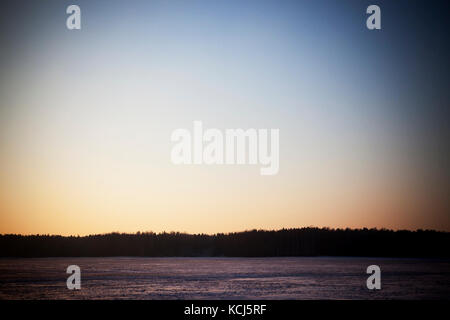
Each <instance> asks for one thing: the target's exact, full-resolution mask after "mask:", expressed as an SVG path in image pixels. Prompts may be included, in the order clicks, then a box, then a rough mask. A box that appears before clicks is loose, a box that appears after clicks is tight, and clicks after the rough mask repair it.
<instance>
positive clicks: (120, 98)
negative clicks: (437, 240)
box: [0, 0, 450, 235]
mask: <svg viewBox="0 0 450 320" xmlns="http://www.w3.org/2000/svg"><path fill="white" fill-rule="evenodd" d="M71 4H77V5H79V6H80V8H81V30H68V29H67V28H66V19H67V17H68V14H66V8H67V7H68V6H69V5H71ZM371 4H374V3H372V1H362V0H361V1H357V0H354V1H350V0H347V1H334V0H333V1H332V0H319V1H246V0H241V1H233V0H232V1H168V0H167V1H60V0H58V1H42V0H40V1H37V0H31V1H6V2H5V4H4V5H3V6H2V10H1V13H0V18H1V19H0V30H1V31H0V48H1V50H0V70H1V72H0V233H3V234H5V233H21V234H62V235H77V234H78V235H86V234H93V233H106V232H112V231H119V232H136V231H154V232H162V231H180V232H189V233H209V234H213V233H218V232H234V231H242V230H249V229H279V228H296V227H304V226H317V227H331V228H346V227H349V228H362V227H368V228H375V227H376V228H390V229H411V230H415V229H419V228H421V229H436V230H445V231H450V203H449V202H450V200H449V197H448V191H449V189H450V188H449V187H450V186H449V184H450V182H449V181H450V179H449V178H450V169H449V168H448V163H449V160H450V157H449V155H450V152H449V143H448V141H449V136H450V135H449V125H448V120H449V119H450V117H449V112H448V107H449V106H450V90H449V83H450V82H449V77H450V76H449V75H450V72H449V71H450V65H449V64H450V62H449V59H448V57H449V48H450V47H449V38H448V35H447V34H446V32H445V30H446V29H448V18H447V13H448V12H449V10H448V9H449V3H448V2H446V1H442V2H440V1H433V3H432V4H431V3H427V1H395V2H393V1H377V2H376V4H378V5H379V7H380V8H381V30H368V29H367V28H366V19H367V17H368V15H367V14H366V8H367V7H368V6H369V5H371ZM195 120H200V121H202V122H203V126H204V127H205V128H218V129H220V130H225V129H229V128H243V129H247V128H266V129H271V128H277V129H279V132H280V142H279V143H280V160H279V162H280V169H279V173H278V174H277V175H273V176H261V175H260V174H259V166H258V165H174V164H173V163H172V162H171V161H170V154H171V149H172V147H173V142H172V141H171V140H170V138H171V133H172V132H173V131H174V130H175V129H178V128H186V129H189V130H192V126H193V121H195Z"/></svg>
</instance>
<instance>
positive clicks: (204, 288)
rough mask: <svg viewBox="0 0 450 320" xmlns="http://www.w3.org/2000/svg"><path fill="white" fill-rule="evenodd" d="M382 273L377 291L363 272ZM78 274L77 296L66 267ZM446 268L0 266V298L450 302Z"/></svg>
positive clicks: (86, 262)
mask: <svg viewBox="0 0 450 320" xmlns="http://www.w3.org/2000/svg"><path fill="white" fill-rule="evenodd" d="M372 264H376V265H379V266H380V268H381V286H382V287H381V290H377V291H371V290H368V289H367V287H366V280H367V277H368V276H369V275H368V274H366V268H367V267H368V266H369V265H372ZM69 265H78V266H79V267H80V268H81V290H78V291H71V290H68V289H67V287H66V279H67V277H68V276H69V274H66V268H67V266H69ZM449 298H450V261H449V260H423V259H390V258H348V257H339V258H337V257H315V258H134V257H119V258H34V259H0V299H449Z"/></svg>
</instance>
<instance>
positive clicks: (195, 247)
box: [0, 227, 450, 258]
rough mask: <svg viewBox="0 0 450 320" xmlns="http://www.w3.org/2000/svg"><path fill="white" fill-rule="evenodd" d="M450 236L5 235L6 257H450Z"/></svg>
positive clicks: (371, 232) (372, 232) (312, 232)
mask: <svg viewBox="0 0 450 320" xmlns="http://www.w3.org/2000/svg"><path fill="white" fill-rule="evenodd" d="M448 248H450V232H439V231H433V230H417V231H407V230H400V231H393V230H386V229H365V228H364V229H329V228H311V227H310V228H300V229H282V230H272V231H267V230H251V231H244V232H234V233H227V234H223V233H218V234H214V235H207V234H187V233H179V232H171V233H166V232H163V233H153V232H137V233H134V234H129V233H116V232H115V233H108V234H97V235H89V236H82V237H80V236H58V235H17V234H4V235H0V257H69V256H77V257H81V256H83V257H102V256H140V257H175V256H177V257H197V256H198V257H209V256H212V257H278V256H380V257H445V258H448V257H450V254H449V250H448Z"/></svg>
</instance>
